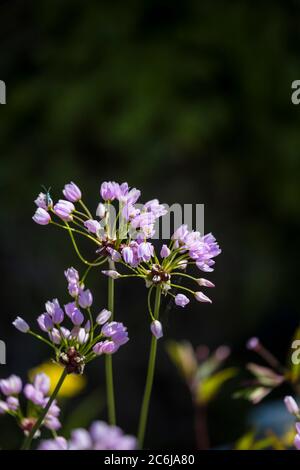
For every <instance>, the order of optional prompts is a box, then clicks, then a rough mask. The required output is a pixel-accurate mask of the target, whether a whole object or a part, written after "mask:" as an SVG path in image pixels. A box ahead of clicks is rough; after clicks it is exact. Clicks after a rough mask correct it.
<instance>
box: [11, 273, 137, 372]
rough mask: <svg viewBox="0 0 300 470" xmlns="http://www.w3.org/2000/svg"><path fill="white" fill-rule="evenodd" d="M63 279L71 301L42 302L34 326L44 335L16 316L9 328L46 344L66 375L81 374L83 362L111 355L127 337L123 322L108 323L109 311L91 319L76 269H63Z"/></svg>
mask: <svg viewBox="0 0 300 470" xmlns="http://www.w3.org/2000/svg"><path fill="white" fill-rule="evenodd" d="M65 277H66V279H67V281H68V291H69V294H70V295H71V296H72V297H73V300H72V301H71V302H68V303H66V304H65V305H64V307H61V305H60V303H59V301H58V299H53V300H52V301H48V302H46V304H45V312H44V313H42V314H41V315H39V316H38V317H37V326H38V327H39V329H40V333H41V334H43V335H44V336H41V334H40V333H36V332H35V331H33V330H32V329H31V328H30V326H29V325H28V324H27V322H26V321H25V320H24V319H23V318H21V317H17V318H16V319H15V321H14V322H13V325H14V326H15V327H16V328H17V329H18V330H19V331H21V332H22V333H29V334H31V335H32V336H34V337H35V338H37V339H38V340H41V341H43V342H44V343H46V344H48V345H49V346H50V347H51V348H52V350H53V351H54V354H55V360H56V361H57V362H58V363H60V364H62V365H63V366H65V370H66V373H67V374H72V373H74V374H82V373H83V371H84V367H85V365H86V364H87V363H89V362H90V361H92V360H93V359H95V358H96V357H97V356H100V355H102V354H113V353H115V352H116V351H117V350H118V349H119V348H120V346H122V345H124V344H125V343H127V341H128V340H129V338H128V333H127V328H126V327H125V326H124V325H123V323H120V322H115V321H114V322H109V319H110V317H111V312H110V311H108V310H107V309H103V310H102V311H101V312H100V313H98V315H96V317H95V319H94V316H93V314H92V312H91V306H92V303H93V296H92V293H91V291H90V290H89V289H85V286H84V283H83V282H82V281H80V278H79V273H78V271H77V270H76V269H74V268H69V269H67V270H66V271H65ZM66 321H67V322H68V324H67V323H66Z"/></svg>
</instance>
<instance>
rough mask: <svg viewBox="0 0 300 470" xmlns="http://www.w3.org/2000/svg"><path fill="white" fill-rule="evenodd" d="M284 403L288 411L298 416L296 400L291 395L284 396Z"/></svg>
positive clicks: (299, 411)
mask: <svg viewBox="0 0 300 470" xmlns="http://www.w3.org/2000/svg"><path fill="white" fill-rule="evenodd" d="M284 404H285V406H286V409H287V410H288V412H289V413H290V414H292V415H294V416H299V413H300V410H299V406H298V404H297V402H296V400H295V399H294V398H293V397H291V396H286V397H285V398H284Z"/></svg>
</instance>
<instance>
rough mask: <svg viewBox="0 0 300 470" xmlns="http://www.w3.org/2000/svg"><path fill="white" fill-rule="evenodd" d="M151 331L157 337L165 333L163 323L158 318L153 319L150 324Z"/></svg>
mask: <svg viewBox="0 0 300 470" xmlns="http://www.w3.org/2000/svg"><path fill="white" fill-rule="evenodd" d="M150 329H151V333H152V334H153V336H155V338H156V339H159V338H161V337H162V336H163V335H164V334H163V328H162V324H161V323H160V321H158V320H153V322H152V323H151V325H150Z"/></svg>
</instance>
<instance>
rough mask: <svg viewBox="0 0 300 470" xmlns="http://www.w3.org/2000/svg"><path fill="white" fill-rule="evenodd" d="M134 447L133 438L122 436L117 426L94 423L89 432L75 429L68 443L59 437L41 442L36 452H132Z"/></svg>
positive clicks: (134, 441)
mask: <svg viewBox="0 0 300 470" xmlns="http://www.w3.org/2000/svg"><path fill="white" fill-rule="evenodd" d="M136 447H137V442H136V439H135V437H133V436H128V435H126V434H124V433H123V432H122V430H121V429H120V428H118V427H117V426H109V425H108V424H106V423H104V422H103V421H94V423H93V424H92V425H91V427H90V429H89V431H87V430H86V429H82V428H79V429H75V430H74V431H72V433H71V438H70V439H69V440H68V441H67V440H66V439H65V438H64V437H61V436H58V437H56V438H55V439H48V440H45V441H42V442H41V444H40V445H39V447H38V450H134V449H136Z"/></svg>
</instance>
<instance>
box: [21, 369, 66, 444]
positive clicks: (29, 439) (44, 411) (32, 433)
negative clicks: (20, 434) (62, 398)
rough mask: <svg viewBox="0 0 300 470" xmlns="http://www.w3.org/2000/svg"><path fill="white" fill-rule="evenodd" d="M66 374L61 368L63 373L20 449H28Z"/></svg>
mask: <svg viewBox="0 0 300 470" xmlns="http://www.w3.org/2000/svg"><path fill="white" fill-rule="evenodd" d="M66 376H67V370H66V369H64V370H63V373H62V374H61V376H60V379H59V381H58V382H57V384H56V387H55V389H54V391H53V393H52V395H51V397H50V398H49V400H48V403H47V405H46V406H45V408H43V411H42V412H41V414H40V416H39V417H38V419H37V421H36V423H35V425H34V426H33V428H32V430H31V431H30V433H29V434H28V436H27V437H26V438H25V439H24V442H23V445H22V447H21V449H22V450H28V449H30V446H31V442H32V439H33V437H34V435H35V433H36V432H37V431H38V430H39V428H40V427H41V425H42V423H43V421H44V419H45V416H46V414H47V413H48V411H49V409H50V406H51V405H52V403H53V402H54V400H55V398H56V397H57V394H58V392H59V390H60V388H61V386H62V384H63V383H64V380H65V378H66Z"/></svg>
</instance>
